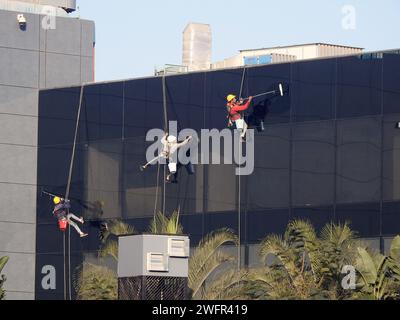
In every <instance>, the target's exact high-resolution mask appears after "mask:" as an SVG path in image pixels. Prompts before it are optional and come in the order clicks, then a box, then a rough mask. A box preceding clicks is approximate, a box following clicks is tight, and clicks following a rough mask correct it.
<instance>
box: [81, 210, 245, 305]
mask: <svg viewBox="0 0 400 320" xmlns="http://www.w3.org/2000/svg"><path fill="white" fill-rule="evenodd" d="M179 217H180V214H179V209H178V210H176V211H175V212H174V213H173V214H172V215H171V217H167V216H165V215H164V214H163V213H161V212H160V213H159V214H157V215H156V216H155V217H154V219H153V221H152V223H151V225H150V232H151V233H154V234H182V233H183V228H182V225H181V224H180V223H179ZM133 233H135V231H134V228H133V227H132V226H130V225H128V224H126V223H124V222H122V221H119V220H118V221H116V222H114V223H112V224H111V225H110V227H109V230H108V233H107V234H106V235H105V237H104V245H103V247H102V248H101V249H100V253H99V255H100V256H101V257H106V256H108V255H110V256H112V257H113V258H114V259H115V260H116V261H118V242H117V240H116V239H115V237H116V236H120V235H126V234H133ZM237 242H238V240H237V236H236V235H235V234H234V232H233V231H231V230H228V229H221V230H218V231H215V232H212V233H211V234H209V235H207V236H206V237H204V239H203V240H202V241H201V242H200V244H199V246H198V247H197V248H196V249H195V250H194V252H193V254H192V256H191V258H190V260H189V288H190V289H191V291H192V297H193V299H197V300H233V299H240V298H244V297H246V292H245V286H244V285H243V284H244V283H245V281H246V276H247V272H246V271H243V270H241V271H239V272H238V271H236V270H234V269H233V263H234V262H235V257H233V256H232V255H229V254H226V253H224V252H223V251H222V250H221V247H222V246H224V245H226V244H229V243H232V244H237ZM223 267H225V268H226V269H224V271H225V272H223V273H220V274H216V272H217V271H220V270H221V269H223ZM103 271H104V270H103ZM81 279H82V280H84V281H87V280H86V279H89V280H90V281H91V278H90V277H89V278H87V277H81ZM92 284H93V281H91V282H90V283H89V284H85V285H84V286H85V287H87V286H91V285H92ZM81 286H83V285H81Z"/></svg>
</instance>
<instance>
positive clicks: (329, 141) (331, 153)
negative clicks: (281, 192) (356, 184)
mask: <svg viewBox="0 0 400 320" xmlns="http://www.w3.org/2000/svg"><path fill="white" fill-rule="evenodd" d="M292 155H293V164H292V168H293V171H292V204H293V205H294V206H302V205H318V204H331V203H333V201H334V195H335V192H334V189H335V188H334V184H335V181H334V180H335V175H334V172H335V125H334V122H331V121H324V122H315V123H314V122H313V123H308V124H301V125H296V126H294V128H293V151H292Z"/></svg>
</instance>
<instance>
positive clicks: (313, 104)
mask: <svg viewBox="0 0 400 320" xmlns="http://www.w3.org/2000/svg"><path fill="white" fill-rule="evenodd" d="M292 68H293V83H292V85H291V88H290V91H291V96H292V104H293V113H294V119H295V121H309V120H325V119H333V118H334V117H335V92H336V87H335V82H336V59H326V60H317V61H307V62H299V63H293V64H292Z"/></svg>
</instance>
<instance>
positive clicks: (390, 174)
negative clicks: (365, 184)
mask: <svg viewBox="0 0 400 320" xmlns="http://www.w3.org/2000/svg"><path fill="white" fill-rule="evenodd" d="M398 123H400V114H398V115H386V116H385V117H384V120H383V200H387V201H391V200H398V199H400V128H399V127H398Z"/></svg>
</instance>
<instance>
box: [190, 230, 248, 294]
mask: <svg viewBox="0 0 400 320" xmlns="http://www.w3.org/2000/svg"><path fill="white" fill-rule="evenodd" d="M237 242H238V238H237V236H236V235H235V234H234V232H233V231H231V230H229V229H221V230H218V231H215V232H212V233H210V234H209V235H207V236H205V237H204V238H203V239H202V241H201V242H200V244H199V245H198V247H197V248H196V249H195V250H194V252H193V254H192V256H191V258H190V260H189V288H190V289H191V291H192V297H193V299H195V300H207V299H211V298H212V299H222V298H223V299H226V298H228V297H229V298H231V299H232V298H234V297H235V296H237V295H238V292H237V291H235V292H234V287H235V285H237V283H238V282H239V281H240V280H242V278H243V275H240V276H239V275H238V274H237V272H227V273H225V274H224V275H223V276H222V277H217V279H216V280H214V281H213V282H212V283H211V285H209V286H208V285H206V281H207V280H209V277H210V276H211V275H212V274H213V273H214V272H215V271H216V270H217V269H218V268H220V267H221V266H222V265H224V264H228V265H229V263H232V262H234V261H235V258H234V257H233V256H231V255H229V254H226V253H224V252H222V251H221V247H222V246H223V245H226V244H229V243H233V244H237ZM227 267H229V266H227Z"/></svg>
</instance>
